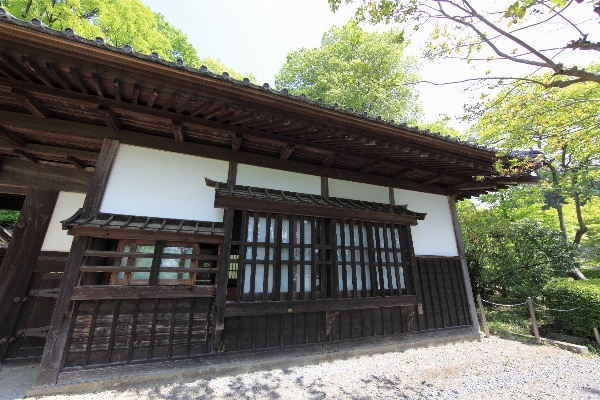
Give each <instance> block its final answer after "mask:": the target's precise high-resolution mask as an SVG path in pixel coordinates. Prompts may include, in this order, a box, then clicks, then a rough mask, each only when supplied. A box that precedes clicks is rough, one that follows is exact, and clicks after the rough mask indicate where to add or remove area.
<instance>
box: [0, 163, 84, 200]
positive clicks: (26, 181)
mask: <svg viewBox="0 0 600 400" xmlns="http://www.w3.org/2000/svg"><path fill="white" fill-rule="evenodd" d="M91 177H92V172H90V171H83V170H78V169H75V168H73V167H59V166H54V165H41V164H33V163H31V162H30V161H23V160H19V159H15V158H11V157H0V185H6V186H15V187H21V188H39V189H53V190H64V191H69V192H78V193H85V192H86V191H87V189H88V185H89V183H90V179H91Z"/></svg>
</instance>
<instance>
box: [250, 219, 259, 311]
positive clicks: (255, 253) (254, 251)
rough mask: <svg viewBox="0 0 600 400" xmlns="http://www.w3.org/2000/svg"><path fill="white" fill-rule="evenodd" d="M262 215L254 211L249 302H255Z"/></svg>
mask: <svg viewBox="0 0 600 400" xmlns="http://www.w3.org/2000/svg"><path fill="white" fill-rule="evenodd" d="M259 220H260V213H259V212H258V211H254V232H253V235H252V263H251V264H250V296H249V301H254V291H255V290H256V257H257V256H258V246H257V244H256V242H257V241H258V221H259Z"/></svg>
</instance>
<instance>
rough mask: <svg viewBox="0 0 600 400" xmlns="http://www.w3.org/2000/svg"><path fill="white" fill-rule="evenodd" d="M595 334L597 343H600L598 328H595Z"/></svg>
mask: <svg viewBox="0 0 600 400" xmlns="http://www.w3.org/2000/svg"><path fill="white" fill-rule="evenodd" d="M594 335H595V336H596V343H598V344H600V332H598V328H594Z"/></svg>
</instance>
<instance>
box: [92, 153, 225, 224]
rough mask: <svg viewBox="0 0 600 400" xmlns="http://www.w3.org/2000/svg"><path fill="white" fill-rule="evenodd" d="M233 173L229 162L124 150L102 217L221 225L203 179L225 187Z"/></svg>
mask: <svg viewBox="0 0 600 400" xmlns="http://www.w3.org/2000/svg"><path fill="white" fill-rule="evenodd" d="M228 169H229V163H228V162H225V161H218V160H212V159H207V158H201V157H194V156H188V155H184V154H177V153H171V152H166V151H160V150H153V149H147V148H142V147H136V146H129V145H121V146H119V151H118V153H117V158H116V160H115V163H114V165H113V168H112V171H111V174H110V178H109V181H108V185H107V187H106V192H105V194H104V199H103V200H102V206H101V207H100V211H101V212H106V213H114V214H126V215H138V216H147V217H161V218H177V219H188V220H200V221H212V222H222V221H223V210H222V209H220V208H214V201H215V190H214V189H213V188H211V187H208V186H206V184H205V182H204V178H205V177H206V178H209V179H212V180H216V181H220V182H226V181H227V172H228Z"/></svg>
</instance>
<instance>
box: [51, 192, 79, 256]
mask: <svg viewBox="0 0 600 400" xmlns="http://www.w3.org/2000/svg"><path fill="white" fill-rule="evenodd" d="M84 200H85V194H83V193H71V192H60V193H59V194H58V199H57V200H56V206H55V207H54V212H53V213H52V218H50V224H49V225H48V231H46V237H45V238H44V243H43V244H42V251H70V250H71V243H72V242H73V236H69V235H67V231H63V229H62V224H61V223H60V221H64V220H65V219H67V218H69V217H72V216H73V215H74V214H75V213H76V212H77V210H79V209H80V208H81V207H82V206H83V201H84Z"/></svg>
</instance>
